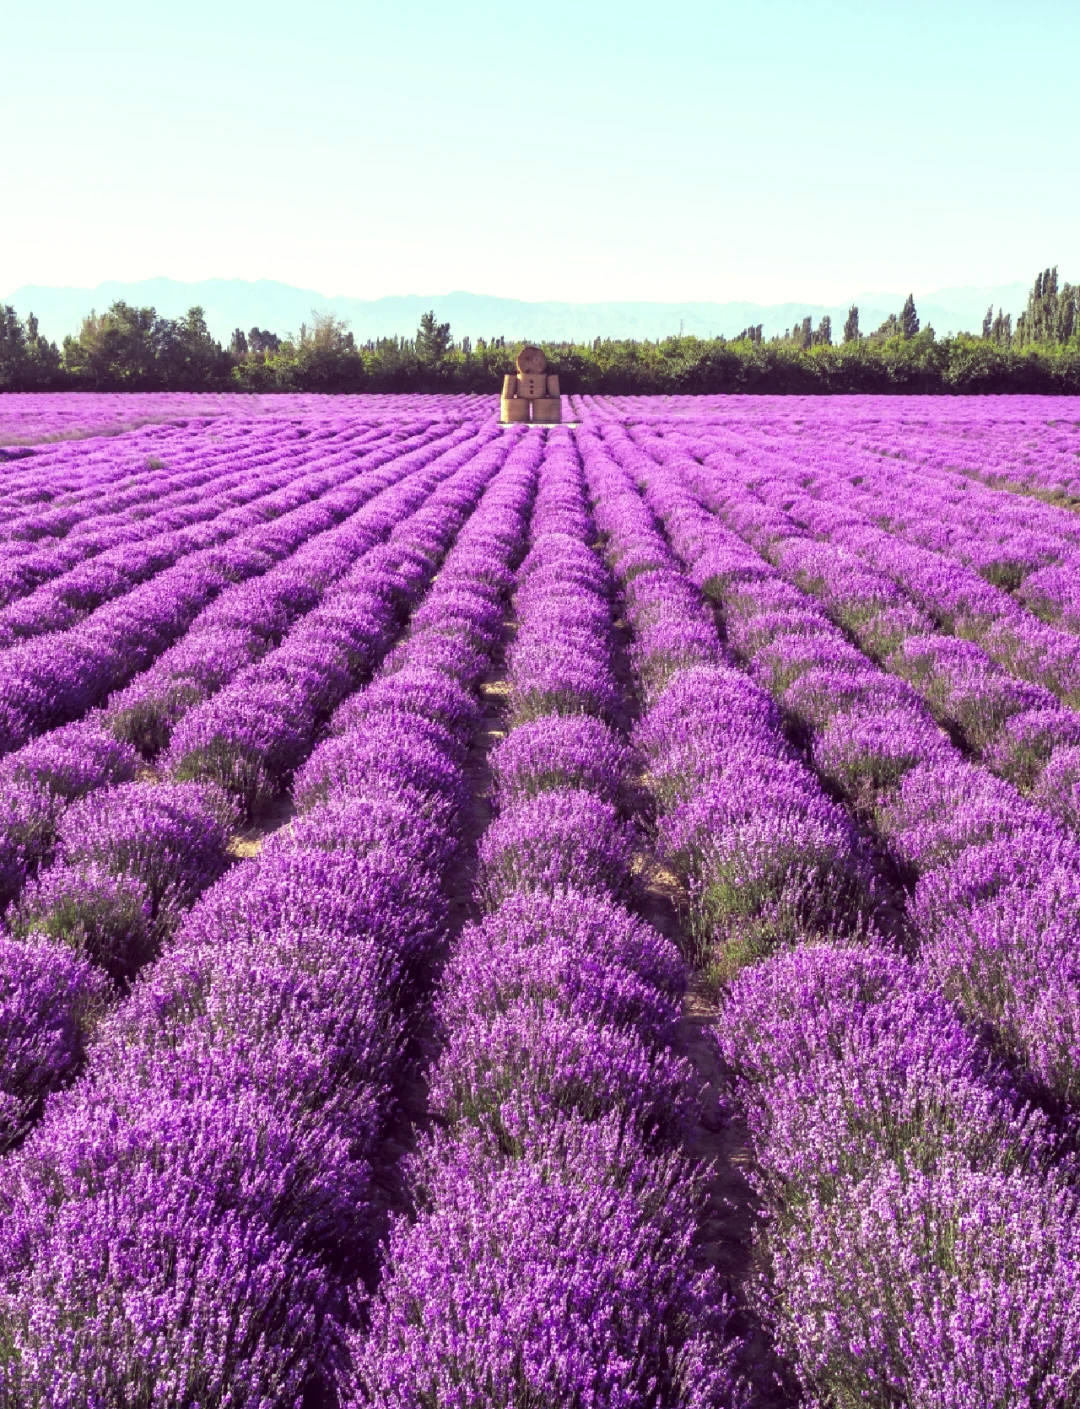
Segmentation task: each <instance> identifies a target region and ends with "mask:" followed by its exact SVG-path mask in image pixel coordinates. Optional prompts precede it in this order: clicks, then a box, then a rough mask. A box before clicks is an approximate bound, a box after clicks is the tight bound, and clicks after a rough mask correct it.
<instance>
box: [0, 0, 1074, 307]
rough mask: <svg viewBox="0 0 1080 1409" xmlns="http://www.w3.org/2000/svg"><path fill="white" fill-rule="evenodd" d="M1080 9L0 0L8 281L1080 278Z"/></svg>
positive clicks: (784, 286) (697, 289) (675, 282)
mask: <svg viewBox="0 0 1080 1409" xmlns="http://www.w3.org/2000/svg"><path fill="white" fill-rule="evenodd" d="M1078 41H1080V5H1077V4H1076V3H1058V2H1057V0H1018V2H1017V3H1012V4H1002V3H996V2H995V0H980V2H979V3H976V2H975V0H904V3H893V2H892V0H880V2H879V3H863V4H856V3H853V2H852V0H831V3H823V2H822V0H802V3H797V2H793V0H758V3H744V4H731V3H727V0H719V3H712V4H701V3H695V0H659V2H658V3H654V4H639V3H634V0H578V3H575V4H571V5H559V4H551V3H544V2H543V0H499V3H495V0H459V3H444V4H433V3H426V0H398V3H396V4H386V5H382V4H378V5H376V4H371V3H366V0H361V3H354V4H336V3H330V0H289V2H288V3H280V0H257V3H253V0H231V3H227V4H226V3H221V0H217V3H206V0H184V3H177V4H173V5H168V6H165V5H161V4H155V3H153V0H140V3H134V0H97V3H91V4H88V3H86V0H81V3H75V0H39V3H36V4H28V3H23V2H22V0H0V53H2V54H3V81H2V83H0V211H2V214H0V291H5V290H11V289H14V288H15V287H17V286H19V285H21V284H25V283H41V284H77V285H86V286H90V285H94V284H96V283H98V282H99V281H100V280H103V279H125V280H127V279H139V278H146V277H150V276H153V275H159V274H161V275H168V276H171V277H173V278H178V279H201V278H209V277H214V276H220V277H232V278H250V279H254V278H275V279H282V280H284V281H286V282H289V283H292V284H299V285H302V286H304V287H310V288H314V289H318V290H319V291H321V292H323V293H326V294H349V295H353V296H357V297H378V296H380V295H383V294H388V293H409V292H417V293H428V292H431V293H437V292H443V291H448V290H450V289H469V290H472V291H474V292H482V293H493V294H501V295H506V296H511V297H519V298H527V299H535V298H561V299H572V300H593V299H609V298H621V299H633V298H642V299H662V300H684V299H718V300H726V299H740V298H748V299H755V300H758V301H762V302H772V301H778V300H781V299H786V298H798V299H805V300H807V301H820V302H831V301H833V300H838V299H842V298H845V297H847V296H849V295H850V294H852V293H854V292H855V291H856V290H858V289H866V288H880V289H889V290H907V289H908V288H913V289H914V290H915V292H916V293H919V292H920V291H923V290H928V289H934V288H939V287H941V286H944V285H952V284H969V283H970V284H1000V283H1004V282H1010V281H1012V280H1014V279H1025V280H1026V279H1029V278H1030V277H1031V276H1032V275H1033V274H1034V272H1035V270H1036V269H1037V268H1039V267H1040V266H1042V265H1043V264H1046V263H1050V262H1058V263H1060V264H1061V266H1062V273H1063V275H1066V276H1069V277H1072V278H1074V279H1075V278H1077V277H1080V182H1078V181H1077V179H1076V170H1077V158H1078V154H1080V116H1078V112H1080V105H1078V103H1077V98H1076V87H1077V72H1078V70H1077V53H1078V52H1080V46H1078Z"/></svg>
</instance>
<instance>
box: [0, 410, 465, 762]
mask: <svg viewBox="0 0 1080 1409" xmlns="http://www.w3.org/2000/svg"><path fill="white" fill-rule="evenodd" d="M467 434H468V432H459V431H455V432H453V433H452V434H451V436H450V437H449V439H450V440H451V441H454V440H455V439H461V438H463V437H464V436H465V435H467ZM392 458H393V452H392V451H391V450H390V449H389V448H387V449H385V450H383V451H376V452H372V459H373V463H376V464H381V463H385V460H386V459H392ZM364 468H365V466H364V462H363V460H359V461H358V460H354V459H351V458H348V457H347V458H346V460H345V462H344V463H342V464H340V465H336V466H334V467H333V468H331V469H329V470H326V471H321V472H317V473H315V474H312V475H308V476H304V477H302V478H301V479H300V480H299V481H295V482H294V483H293V484H291V485H289V486H288V487H287V489H286V490H283V491H279V495H280V496H281V502H280V507H281V508H282V510H283V511H284V512H283V514H282V517H280V518H278V519H277V520H276V521H273V522H271V523H270V524H265V525H260V528H259V529H257V530H254V533H255V534H256V535H258V536H261V538H263V539H264V540H265V541H266V542H267V543H269V544H272V543H274V542H275V540H276V539H277V538H279V537H281V538H286V539H287V538H288V537H289V536H290V535H291V534H292V533H294V532H295V531H296V530H295V514H294V513H292V512H290V511H289V508H288V506H290V505H304V504H306V503H309V502H310V501H311V500H312V499H314V498H315V497H316V495H320V494H321V502H317V503H316V504H313V505H311V506H310V508H309V510H308V515H307V516H308V518H309V519H310V518H312V517H313V516H314V517H318V516H319V515H322V516H324V523H323V526H325V527H329V526H330V525H331V524H332V523H333V522H335V521H340V519H342V518H344V517H346V516H347V514H348V513H351V512H353V510H354V509H355V508H356V506H357V502H359V501H357V499H356V498H355V497H354V496H355V495H356V494H362V495H364V496H365V497H366V494H365V490H364V487H363V481H364V478H365V477H364V473H363V471H364ZM350 484H351V485H352V488H351V489H350V488H349V486H350ZM328 489H336V490H337V497H336V499H335V498H332V497H327V495H326V490H328ZM245 512H246V511H245V510H241V511H239V513H240V514H241V515H243V514H244V513H245ZM326 516H328V517H326ZM254 517H255V518H256V521H258V515H257V514H256V515H255V516H254ZM257 541H258V538H257V537H256V538H253V536H252V534H251V533H248V534H241V535H240V536H239V538H238V540H234V541H233V542H232V543H227V544H224V545H221V546H220V547H216V548H211V549H205V550H203V551H201V552H199V553H194V554H190V555H189V556H188V557H187V558H185V559H181V560H180V562H178V563H177V564H175V565H174V566H173V567H172V568H169V569H166V571H165V572H163V573H161V574H160V575H159V576H158V577H156V578H153V579H152V580H151V581H149V582H146V583H143V584H142V585H141V586H140V587H137V588H135V589H134V590H133V591H132V592H129V593H128V594H127V595H126V596H125V597H123V598H121V599H120V600H119V601H117V602H112V603H108V604H106V605H105V606H104V607H102V608H100V609H99V610H98V611H96V612H94V613H92V614H91V616H90V617H88V618H87V620H86V621H85V622H82V623H80V625H78V626H77V627H75V628H73V629H72V630H70V631H66V632H57V633H53V634H51V635H48V636H45V637H41V638H39V639H37V640H33V641H28V642H26V643H24V644H23V645H20V646H16V647H14V648H12V649H11V650H8V651H6V652H4V653H3V654H2V655H0V753H8V752H10V751H11V750H12V749H13V748H17V747H19V746H20V745H21V744H23V743H25V742H26V741H27V740H28V739H30V738H32V737H33V736H34V735H36V734H40V733H42V732H43V731H44V730H45V729H48V728H50V727H53V726H54V725H56V724H60V723H62V722H64V721H65V720H68V719H77V718H78V717H79V716H80V715H82V714H84V713H85V712H86V710H87V709H89V708H91V707H92V706H93V705H95V704H97V703H99V702H100V701H101V700H102V699H103V698H104V697H105V696H106V695H108V694H109V693H111V692H112V691H114V690H116V689H119V688H120V687H122V686H123V685H125V684H126V683H127V682H128V681H129V680H131V679H132V677H133V676H135V675H137V674H139V673H140V672H141V671H143V670H145V669H146V668H147V666H149V665H150V664H151V662H152V661H153V660H154V659H155V658H156V657H157V656H159V655H160V654H161V653H162V651H164V650H165V649H166V648H167V647H168V646H170V645H171V644H172V643H173V642H174V641H175V640H176V639H177V638H178V637H179V636H181V635H182V634H183V633H184V631H186V630H187V628H188V627H189V625H190V624H191V622H192V621H193V619H194V618H195V616H196V615H197V614H198V613H199V612H200V611H201V610H202V609H203V608H204V607H205V606H206V605H207V603H208V602H209V601H210V600H211V599H212V598H213V597H215V596H217V594H218V592H220V591H221V589H222V588H223V587H224V586H226V584H227V582H228V580H229V578H230V577H233V578H234V579H235V576H236V575H239V576H241V577H243V576H247V575H249V574H250V572H251V568H250V567H249V566H248V565H247V561H246V560H247V559H248V558H249V557H250V556H251V553H252V551H253V549H254V544H255V542H257ZM295 541H299V540H294V542H295ZM249 544H250V545H251V546H250V547H249Z"/></svg>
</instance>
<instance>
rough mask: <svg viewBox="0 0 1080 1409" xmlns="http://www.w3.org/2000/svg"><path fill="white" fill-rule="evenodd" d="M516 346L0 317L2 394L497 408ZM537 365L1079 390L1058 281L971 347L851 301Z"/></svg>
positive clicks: (579, 386)
mask: <svg viewBox="0 0 1080 1409" xmlns="http://www.w3.org/2000/svg"><path fill="white" fill-rule="evenodd" d="M522 346H523V343H521V342H510V343H508V342H507V340H506V338H505V337H498V338H477V339H476V342H475V346H474V345H473V343H472V341H471V340H470V339H469V338H462V340H461V342H460V343H455V342H454V341H453V339H452V337H451V333H450V326H449V324H447V323H439V322H438V321H437V320H436V315H435V311H434V310H430V311H429V312H428V313H425V314H424V316H423V318H422V319H421V321H420V327H419V328H418V330H417V334H416V337H415V338H402V337H387V338H377V339H375V340H373V341H370V342H367V343H365V344H364V345H363V346H358V345H357V343H356V341H355V339H354V337H353V335H352V333H351V332H349V330H348V328H347V327H346V325H345V324H344V323H343V322H342V321H341V320H340V319H337V318H334V317H332V316H331V315H330V314H324V313H314V314H313V315H312V321H311V323H310V324H307V323H305V324H303V325H302V326H301V328H300V332H299V334H298V335H294V336H287V337H284V338H282V337H280V336H278V335H277V334H275V333H272V332H270V331H268V330H264V329H260V328H251V329H250V330H249V331H248V332H247V333H246V334H245V333H244V332H243V331H242V330H241V329H239V328H237V329H235V330H234V332H233V334H232V338H231V341H230V344H229V347H228V349H227V350H223V349H222V348H221V346H220V344H218V343H217V342H215V341H214V339H213V338H212V337H211V336H210V334H209V332H208V330H207V328H206V322H205V318H204V317H203V313H202V310H201V309H199V308H193V309H191V310H189V312H188V314H187V315H186V316H185V317H184V318H180V319H168V318H162V317H159V315H158V314H157V313H156V311H155V310H154V309H153V308H133V307H131V306H130V305H128V304H124V303H114V304H113V305H112V306H111V307H110V308H109V309H108V310H107V311H106V312H105V313H103V314H101V315H97V314H93V313H92V314H91V315H90V316H89V317H88V318H86V319H84V321H83V325H82V328H81V329H80V330H79V333H78V334H77V336H75V337H68V338H65V339H64V348H63V354H62V356H61V354H60V353H58V351H57V349H56V347H55V345H54V344H52V343H49V342H47V341H46V340H45V339H44V338H42V337H40V336H39V334H38V330H37V322H36V320H35V319H34V318H33V316H32V315H31V316H30V317H29V318H27V319H26V320H25V323H24V322H22V321H21V320H20V319H19V318H18V317H17V316H16V314H15V311H14V309H11V308H6V307H3V306H0V390H36V389H45V388H56V389H61V388H71V389H78V388H81V387H85V388H87V389H93V390H132V391H135V390H152V389H166V390H177V391H187V390H190V391H202V390H227V389H232V390H234V391H259V392H274V391H321V392H354V391H369V392H441V391H445V392H480V393H483V394H485V395H490V396H492V397H496V396H498V394H499V390H500V388H501V386H502V379H503V377H504V376H505V375H506V374H507V373H508V372H512V371H513V369H514V358H515V356H516V355H517V353H518V352H519V351H520V349H521V347H522ZM546 350H547V352H548V355H549V358H550V361H551V363H552V367H553V370H557V371H558V373H559V377H560V380H561V382H562V387H563V390H564V391H565V392H569V393H609V394H616V395H617V394H625V393H644V394H666V393H680V392H681V393H710V392H711V393H717V392H743V393H788V392H791V393H824V394H829V393H838V392H845V393H852V392H922V393H942V392H944V393H958V392H1014V391H1015V392H1044V393H1057V394H1060V393H1070V394H1076V393H1080V289H1078V288H1077V286H1075V285H1070V284H1064V285H1061V286H1060V287H1059V284H1058V277H1057V270H1056V268H1054V269H1047V270H1046V271H1045V272H1043V273H1040V274H1039V276H1038V277H1037V278H1036V280H1035V284H1034V287H1033V289H1032V291H1031V295H1030V296H1029V298H1028V306H1027V309H1026V310H1025V312H1024V313H1023V314H1021V315H1020V318H1019V320H1018V323H1017V328H1016V331H1015V333H1014V332H1013V328H1012V320H1011V318H1010V316H1009V315H1008V314H1007V313H1003V312H1002V311H1001V310H1000V309H999V310H998V312H997V314H996V315H995V314H994V311H993V309H992V308H991V309H988V310H987V314H986V317H985V318H984V319H983V320H982V328H981V335H976V334H968V333H962V334H959V335H958V336H956V337H951V338H947V339H940V340H939V339H938V338H937V337H936V336H935V334H934V330H933V328H930V327H927V328H922V327H921V326H920V321H919V317H918V313H917V312H916V309H915V300H914V298H913V297H912V296H911V295H910V294H909V295H908V297H907V299H906V300H905V302H904V306H903V308H902V309H901V310H900V312H899V313H894V314H890V316H889V317H888V318H887V319H886V320H885V322H884V323H883V324H882V325H881V327H880V328H878V329H876V330H875V331H874V332H872V333H870V334H869V335H868V336H864V335H862V334H860V331H859V310H858V308H857V307H856V306H855V305H854V304H853V305H852V306H851V308H850V309H849V310H848V314H847V318H846V319H845V321H844V329H843V340H842V342H841V343H839V344H838V345H834V343H833V341H832V324H831V321H830V319H829V318H828V317H827V316H826V317H824V318H822V320H821V322H820V323H819V324H818V326H817V328H816V329H815V328H813V326H812V321H811V319H810V318H803V319H802V320H801V322H800V323H798V324H796V326H795V327H794V328H792V329H788V330H787V331H786V332H785V333H784V334H783V335H782V336H780V337H773V338H770V339H768V340H766V339H765V338H764V337H763V331H762V325H761V324H760V323H759V324H756V325H754V326H751V327H748V328H744V329H743V330H742V332H741V333H740V334H739V335H738V337H736V338H734V339H731V340H728V339H725V338H697V337H694V336H691V335H689V334H683V333H682V332H680V333H679V334H678V335H677V336H672V337H668V338H659V339H656V340H655V341H650V340H644V341H634V340H616V339H612V338H600V337H598V338H594V339H593V340H592V341H591V342H581V343H552V344H548V345H547V349H546Z"/></svg>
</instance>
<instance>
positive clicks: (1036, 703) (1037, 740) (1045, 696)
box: [686, 473, 1080, 828]
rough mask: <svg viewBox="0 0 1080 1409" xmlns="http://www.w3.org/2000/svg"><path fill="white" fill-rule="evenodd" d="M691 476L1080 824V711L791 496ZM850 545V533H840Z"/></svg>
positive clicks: (749, 534) (859, 632)
mask: <svg viewBox="0 0 1080 1409" xmlns="http://www.w3.org/2000/svg"><path fill="white" fill-rule="evenodd" d="M686 482H687V483H688V484H689V485H691V486H692V487H693V488H694V489H695V491H696V492H697V493H698V494H699V495H700V496H701V499H702V502H703V503H704V504H705V505H706V506H707V507H709V508H710V509H714V510H718V511H719V512H720V516H721V518H722V519H724V521H725V522H727V523H730V524H731V526H732V527H734V528H736V531H737V532H738V533H739V535H740V537H743V538H745V539H746V540H747V541H748V542H749V543H750V544H751V545H752V546H753V547H755V548H756V549H757V550H758V551H759V552H760V553H762V555H763V556H764V557H766V558H767V559H768V560H769V561H770V562H772V563H773V564H774V565H775V566H776V567H778V568H779V569H780V570H781V572H782V573H783V574H784V576H785V577H786V578H787V579H789V580H793V581H794V582H795V583H796V584H797V585H799V586H801V587H802V588H804V589H805V590H806V591H807V592H809V593H811V594H812V595H814V596H815V597H817V598H819V599H820V600H821V601H822V602H823V603H824V605H825V607H826V609H827V611H828V612H829V615H830V617H831V618H832V620H833V621H835V622H836V623H837V624H838V625H839V626H841V627H843V628H844V629H845V630H846V631H847V632H848V633H849V634H850V635H851V636H852V637H853V639H854V640H855V642H856V643H857V644H858V646H859V647H860V648H861V649H862V650H863V651H865V652H866V654H867V655H868V656H870V657H871V659H873V660H875V661H876V662H877V663H879V664H880V665H882V666H883V668H884V669H886V670H887V671H888V672H889V673H890V674H892V675H896V676H899V677H900V678H901V679H903V680H906V681H907V682H908V683H909V684H910V685H911V686H912V688H913V690H914V691H915V692H916V694H918V695H919V696H920V698H921V699H922V700H923V701H924V703H925V704H926V705H927V707H928V708H929V709H930V711H931V713H932V714H933V716H934V718H935V719H936V720H937V721H938V722H939V723H941V724H943V725H944V726H945V727H946V728H947V729H948V730H949V732H950V733H951V734H952V735H953V737H954V738H958V739H959V740H960V741H961V742H962V744H963V745H964V746H965V747H966V748H967V749H968V750H970V751H971V752H972V753H974V754H976V755H977V756H978V757H980V758H981V759H982V761H983V762H984V763H985V764H986V765H987V767H989V768H990V770H991V771H992V772H994V773H997V774H998V775H1000V776H1002V777H1004V778H1006V779H1008V780H1009V781H1011V782H1013V783H1015V784H1016V785H1017V786H1018V787H1019V788H1020V789H1021V790H1022V791H1023V792H1024V793H1025V794H1029V795H1031V797H1032V799H1033V800H1034V801H1035V802H1036V803H1037V804H1038V805H1039V806H1040V807H1042V808H1045V809H1046V810H1047V811H1049V812H1051V813H1052V814H1054V815H1055V816H1057V817H1059V818H1061V819H1062V820H1064V821H1065V822H1067V823H1068V824H1069V825H1070V826H1071V827H1073V828H1076V827H1077V826H1080V807H1078V802H1080V796H1078V791H1077V785H1078V783H1080V748H1078V745H1080V714H1078V713H1077V712H1076V711H1075V710H1073V709H1067V708H1064V707H1062V706H1061V705H1059V704H1058V701H1057V698H1056V697H1055V696H1054V695H1053V694H1052V693H1051V692H1050V691H1049V690H1046V689H1043V688H1042V687H1040V686H1038V685H1033V684H1030V683H1027V682H1021V681H1017V680H1015V679H1014V678H1013V677H1012V676H1010V675H1009V674H1008V673H1007V672H1006V671H1005V670H1004V669H1003V668H1002V667H1001V666H1000V665H998V664H997V662H996V661H994V660H993V659H991V657H990V656H988V655H987V653H986V652H985V651H984V650H983V649H982V648H981V647H980V646H979V645H977V644H976V642H974V641H970V640H966V639H964V638H962V637H949V636H944V637H943V636H941V635H940V634H938V631H937V624H936V622H935V621H934V619H933V618H931V617H930V616H929V615H928V614H927V613H926V612H924V611H923V610H922V609H921V608H920V607H918V606H917V605H916V604H915V603H914V602H913V601H912V600H911V599H910V598H909V597H908V596H907V595H906V594H905V593H904V592H903V591H902V590H901V588H900V587H899V586H898V585H897V581H896V578H895V576H892V575H889V574H886V573H884V572H882V571H880V570H875V569H874V568H873V567H871V566H868V565H866V564H864V563H861V562H859V561H858V560H856V559H853V558H852V557H851V555H850V554H849V553H848V552H847V551H846V549H845V547H843V546H838V545H836V544H834V543H833V542H832V540H831V536H830V535H828V534H826V533H825V531H824V530H823V529H821V527H820V523H819V527H818V532H819V533H821V535H822V536H821V537H816V538H815V537H811V536H810V534H809V533H808V532H807V531H806V529H804V528H803V526H802V524H801V523H800V521H799V517H797V515H796V511H795V506H794V505H792V503H791V499H790V496H789V498H788V500H787V502H788V505H789V508H788V511H787V512H785V511H783V510H781V509H779V508H774V507H772V506H771V505H770V506H765V505H761V506H760V507H756V506H755V503H754V501H753V500H752V499H748V496H747V492H746V491H744V490H741V489H739V488H734V487H731V486H730V485H729V486H727V487H724V488H721V487H720V486H719V485H718V484H717V483H716V481H715V480H707V481H706V485H707V487H706V486H703V485H702V484H701V478H700V477H699V476H697V475H695V474H693V473H689V474H687V476H686ZM838 537H839V539H840V544H844V543H845V541H846V536H845V535H844V534H843V533H842V532H841V533H840V534H838Z"/></svg>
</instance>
